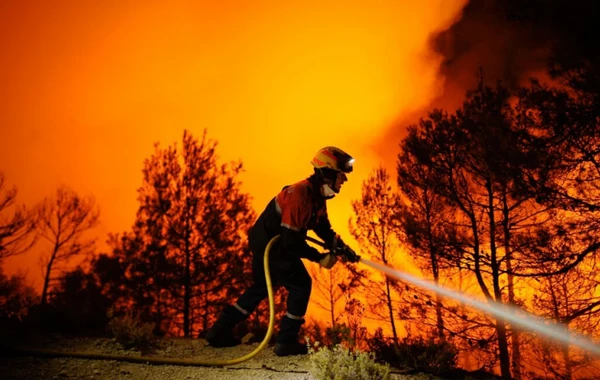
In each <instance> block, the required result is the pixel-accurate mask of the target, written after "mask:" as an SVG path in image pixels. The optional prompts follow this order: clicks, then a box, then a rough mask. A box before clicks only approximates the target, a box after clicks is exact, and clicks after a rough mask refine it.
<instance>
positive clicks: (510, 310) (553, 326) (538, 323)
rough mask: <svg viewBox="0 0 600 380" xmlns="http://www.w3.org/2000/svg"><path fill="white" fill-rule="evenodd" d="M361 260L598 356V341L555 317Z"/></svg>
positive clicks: (397, 276)
mask: <svg viewBox="0 0 600 380" xmlns="http://www.w3.org/2000/svg"><path fill="white" fill-rule="evenodd" d="M360 262H361V263H363V264H365V265H367V266H369V267H371V268H373V269H376V270H378V271H381V272H383V273H385V274H387V275H388V276H390V277H394V278H396V279H398V280H402V281H406V282H410V283H411V284H414V285H417V286H419V287H421V288H425V289H427V290H431V291H433V292H435V293H438V294H440V295H442V296H445V297H448V298H452V299H455V300H457V301H460V302H463V303H465V304H467V305H470V306H473V307H475V308H477V309H480V310H483V311H486V312H488V313H490V314H492V315H494V316H496V317H498V318H500V319H503V320H505V321H509V322H511V323H512V324H514V325H518V326H520V327H522V328H525V329H527V330H529V331H535V332H538V333H540V334H542V335H545V336H546V337H549V338H553V339H556V340H558V341H560V342H563V343H566V344H572V345H574V346H577V347H579V348H582V349H584V350H586V351H589V352H591V353H594V354H596V355H598V356H600V345H598V344H596V343H594V342H593V341H592V340H590V339H587V338H585V337H583V336H575V335H573V334H569V332H568V330H567V327H566V326H564V325H562V324H558V323H556V322H554V321H551V320H548V319H544V318H540V317H538V316H536V315H534V314H531V313H528V312H526V311H525V310H522V309H518V308H515V307H511V306H510V305H506V304H501V303H498V302H495V301H491V302H483V301H480V300H477V299H474V298H471V297H469V296H467V295H465V294H463V293H460V292H457V291H454V290H451V289H448V288H445V287H442V286H439V285H436V284H435V283H432V282H430V281H426V280H423V279H420V278H418V277H415V276H412V275H410V274H408V273H406V272H402V271H400V270H397V269H394V268H391V267H388V266H386V265H383V264H379V263H376V262H373V261H370V260H367V259H364V258H361V259H360Z"/></svg>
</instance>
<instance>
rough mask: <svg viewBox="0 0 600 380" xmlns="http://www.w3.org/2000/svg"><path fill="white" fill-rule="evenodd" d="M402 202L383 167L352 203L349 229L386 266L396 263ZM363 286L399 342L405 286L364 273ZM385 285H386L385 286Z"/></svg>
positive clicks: (378, 315)
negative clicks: (399, 320) (398, 225)
mask: <svg viewBox="0 0 600 380" xmlns="http://www.w3.org/2000/svg"><path fill="white" fill-rule="evenodd" d="M399 204H400V202H399V199H398V196H397V194H396V192H395V191H394V190H393V189H392V186H391V184H390V177H389V174H388V173H387V171H386V170H385V169H384V168H382V167H380V168H378V169H376V170H375V171H374V172H373V174H372V175H371V176H370V177H369V178H368V179H367V180H366V181H365V182H364V183H363V188H362V199H361V200H356V201H353V202H352V208H353V210H354V214H355V217H356V220H355V221H352V220H351V221H350V232H351V233H352V235H353V236H354V237H355V238H356V240H357V241H358V243H359V244H360V245H361V248H362V249H361V251H362V252H363V253H369V254H370V255H371V257H374V258H376V259H378V260H380V261H381V262H383V263H384V264H385V265H392V266H393V265H394V264H395V261H394V259H395V257H394V256H395V252H397V250H398V248H399V241H398V235H397V224H398V221H397V208H398V205H399ZM360 277H362V278H361V280H362V285H363V286H364V287H365V291H366V296H367V297H368V298H369V307H370V311H371V314H372V316H373V318H375V319H376V320H381V321H386V322H389V324H390V328H391V331H392V335H393V339H394V343H395V344H398V327H397V325H396V319H397V316H398V315H399V307H398V305H397V303H398V302H399V299H400V296H401V294H402V292H403V287H402V286H400V285H399V284H398V283H397V282H396V281H394V280H392V279H390V278H389V277H387V276H385V277H384V278H379V277H378V276H369V277H366V276H364V275H362V276H360ZM382 284H383V286H382Z"/></svg>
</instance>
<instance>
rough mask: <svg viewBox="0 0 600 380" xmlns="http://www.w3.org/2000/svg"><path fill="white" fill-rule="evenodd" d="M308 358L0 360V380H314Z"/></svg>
mask: <svg viewBox="0 0 600 380" xmlns="http://www.w3.org/2000/svg"><path fill="white" fill-rule="evenodd" d="M30 346H32V347H36V348H45V349H50V350H56V351H66V352H74V351H80V352H93V353H104V354H116V355H126V356H140V355H141V354H140V353H139V352H136V351H132V350H124V349H122V348H121V347H120V346H119V345H118V344H117V343H116V342H114V341H113V340H111V339H108V338H64V337H60V336H53V337H47V338H44V339H43V340H40V341H38V342H36V343H35V344H30ZM257 346H258V343H254V344H244V345H241V346H238V347H232V348H222V349H215V348H212V347H209V346H206V344H205V341H203V340H199V339H170V340H166V341H164V342H163V344H162V347H161V348H160V349H158V350H156V351H155V352H153V353H151V354H150V355H151V356H153V357H166V358H180V359H197V360H212V359H214V360H224V359H234V358H237V357H240V356H243V355H246V354H248V353H250V352H252V351H253V350H254V349H255V348H256V347H257ZM309 371H310V359H309V357H308V356H292V357H283V358H281V357H278V356H276V355H275V354H274V353H273V351H272V347H267V348H265V349H264V350H262V351H261V352H259V353H258V355H257V356H255V357H254V358H252V359H250V360H248V361H245V362H243V363H240V364H236V365H233V366H228V367H224V368H221V367H182V366H169V365H147V364H137V363H128V362H120V361H107V360H88V359H76V358H43V357H32V356H17V357H8V356H7V355H2V357H0V374H2V376H1V377H2V378H3V379H127V380H142V379H153V380H175V379H184V380H185V379H203V380H217V379H219V380H221V379H222V380H257V379H278V380H279V379H281V380H314V377H313V376H311V375H310V372H309ZM391 379H393V380H400V379H402V380H404V379H410V380H416V379H439V378H436V377H430V376H426V375H401V374H393V375H392V376H391Z"/></svg>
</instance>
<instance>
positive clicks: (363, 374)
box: [309, 345, 390, 380]
mask: <svg viewBox="0 0 600 380" xmlns="http://www.w3.org/2000/svg"><path fill="white" fill-rule="evenodd" d="M316 346H317V345H316ZM309 352H310V354H311V355H310V362H311V369H310V374H311V375H312V376H313V377H314V378H315V379H317V380H375V379H381V380H383V379H388V378H389V375H390V368H389V366H387V365H382V364H378V363H376V362H375V358H374V355H373V354H371V353H365V352H362V351H359V350H356V351H350V350H349V349H348V348H345V347H344V346H341V345H336V346H335V347H333V348H327V347H322V348H321V349H320V350H318V351H317V350H316V348H313V347H311V348H310V350H309Z"/></svg>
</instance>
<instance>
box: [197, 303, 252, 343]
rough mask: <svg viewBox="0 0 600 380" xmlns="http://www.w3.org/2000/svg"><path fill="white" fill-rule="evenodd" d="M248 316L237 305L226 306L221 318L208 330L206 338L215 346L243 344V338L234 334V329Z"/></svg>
mask: <svg viewBox="0 0 600 380" xmlns="http://www.w3.org/2000/svg"><path fill="white" fill-rule="evenodd" d="M246 317H247V315H246V314H244V313H242V312H241V311H239V310H238V309H236V308H235V307H233V306H231V305H228V306H226V307H225V309H223V312H222V313H221V315H220V316H219V319H217V321H216V322H215V323H214V324H213V325H212V327H211V328H210V329H208V331H207V332H206V336H205V338H206V340H207V341H208V343H209V344H210V345H211V346H213V347H233V346H237V345H239V344H241V343H242V341H241V339H239V338H237V337H236V336H235V335H234V334H233V329H234V327H235V326H236V325H237V324H238V323H239V322H241V321H243V320H244V319H246Z"/></svg>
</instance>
